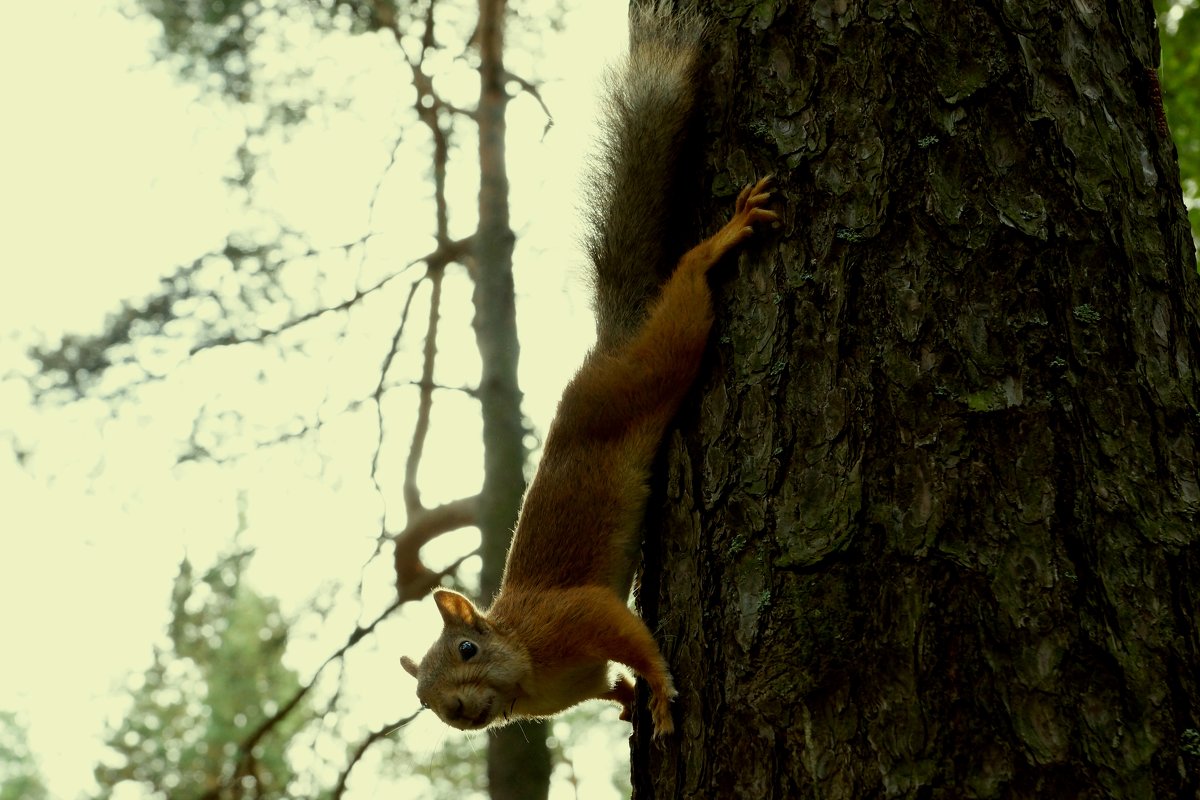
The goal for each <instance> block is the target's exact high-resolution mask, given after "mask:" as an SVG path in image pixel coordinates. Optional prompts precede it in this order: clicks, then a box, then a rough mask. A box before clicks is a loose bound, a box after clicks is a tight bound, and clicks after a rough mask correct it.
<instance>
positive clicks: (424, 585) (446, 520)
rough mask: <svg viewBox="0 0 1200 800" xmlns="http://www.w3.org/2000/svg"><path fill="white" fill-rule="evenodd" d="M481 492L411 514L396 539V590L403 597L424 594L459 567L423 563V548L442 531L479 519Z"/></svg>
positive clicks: (407, 598)
mask: <svg viewBox="0 0 1200 800" xmlns="http://www.w3.org/2000/svg"><path fill="white" fill-rule="evenodd" d="M478 513H479V496H478V495H475V496H473V497H464V498H460V499H458V500H453V501H451V502H449V503H446V504H444V505H440V506H437V507H436V508H430V509H424V510H421V511H420V512H418V513H417V514H414V515H413V516H411V517H409V520H408V524H407V525H406V526H405V527H404V530H403V531H401V532H400V533H398V534H396V535H395V537H393V541H394V542H395V545H394V546H395V565H396V593H397V595H398V596H399V597H400V599H401V601H406V600H416V599H419V598H421V597H424V596H425V595H426V594H428V593H429V592H430V591H432V590H433V588H434V587H435V586H437V585H438V583H439V582H440V581H441V579H442V578H443V577H445V576H446V575H448V574H450V573H451V572H452V571H453V570H454V569H456V568H457V566H458V563H461V560H460V562H456V563H455V564H454V565H452V566H451V567H449V568H447V569H443V570H437V571H435V570H431V569H429V568H428V567H426V566H425V565H424V564H423V563H421V556H420V550H421V548H422V547H424V546H425V545H426V544H428V543H429V542H431V541H433V539H435V538H436V537H438V536H440V535H441V534H443V533H448V532H450V531H454V530H458V529H460V528H466V527H468V526H471V525H475V524H477V523H478Z"/></svg>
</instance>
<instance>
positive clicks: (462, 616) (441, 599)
mask: <svg viewBox="0 0 1200 800" xmlns="http://www.w3.org/2000/svg"><path fill="white" fill-rule="evenodd" d="M433 602H435V603H437V607H438V611H440V612H441V613H442V622H444V623H446V624H447V625H451V626H454V625H466V626H467V627H470V628H478V627H479V625H480V623H481V622H482V621H483V615H482V614H480V613H479V609H477V608H475V604H474V603H472V602H471V601H470V600H468V599H467V598H465V597H463V596H462V595H461V594H459V593H458V592H454V591H451V590H449V589H438V590H437V591H435V592H434V593H433Z"/></svg>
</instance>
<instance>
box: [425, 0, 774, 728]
mask: <svg viewBox="0 0 1200 800" xmlns="http://www.w3.org/2000/svg"><path fill="white" fill-rule="evenodd" d="M703 30H704V23H703V20H702V19H701V18H700V17H699V16H697V15H695V14H686V13H678V12H673V11H671V10H670V9H668V8H667V7H666V6H665V4H663V3H661V2H654V3H651V4H649V5H644V6H640V7H635V8H634V9H633V10H632V11H631V17H630V33H631V36H630V38H631V41H630V52H629V55H628V57H627V59H626V60H625V62H624V64H623V65H621V66H619V67H618V68H617V69H616V70H615V71H614V73H613V75H612V76H611V77H610V80H609V82H608V96H607V98H606V104H605V108H606V111H607V124H606V126H605V127H604V128H603V132H602V136H601V145H600V146H601V149H602V152H601V156H600V158H599V159H598V172H599V174H598V175H597V177H596V180H595V182H594V184H593V189H594V190H595V193H596V195H597V196H596V197H595V198H594V202H593V204H592V206H591V211H590V212H589V221H590V228H591V232H590V234H589V239H588V242H587V251H588V254H589V256H590V260H591V262H592V271H593V275H592V278H593V289H594V292H595V300H594V302H595V310H596V318H597V342H596V345H595V346H594V348H593V349H592V351H591V352H590V353H589V354H588V355H587V357H586V358H585V360H584V363H583V365H582V367H581V368H580V369H579V371H578V373H577V374H576V375H575V376H574V378H572V380H571V381H570V382H569V383H568V384H567V387H566V389H565V390H564V392H563V396H562V400H561V402H560V403H559V406H558V410H557V412H556V414H555V417H554V420H553V422H552V423H551V425H550V430H549V432H548V434H547V437H546V441H545V447H544V449H543V453H542V459H541V463H540V464H539V466H538V469H537V472H536V474H535V475H534V478H533V481H532V483H531V484H530V487H529V490H528V491H527V492H526V495H525V499H524V502H523V503H522V507H521V512H520V515H519V518H518V521H517V527H516V531H515V533H514V535H513V540H512V545H511V547H510V549H509V552H508V559H507V561H506V562H505V568H504V576H503V579H502V581H501V585H500V590H499V592H498V593H497V595H496V598H495V600H494V602H493V603H492V606H491V607H490V608H489V609H488V610H487V611H486V612H485V611H481V610H480V609H479V608H477V607H476V606H475V605H474V604H473V603H472V602H471V601H470V600H468V599H467V598H466V597H464V596H463V595H461V594H459V593H457V592H454V591H451V590H448V589H438V590H436V591H435V592H434V593H433V596H434V601H435V603H436V604H437V608H438V611H439V612H440V613H441V616H442V621H443V622H444V629H443V631H442V635H441V636H440V637H439V638H438V639H437V641H436V642H434V644H433V646H432V647H431V648H430V650H429V652H428V653H427V654H426V655H425V657H424V658H423V659H422V660H421V663H420V665H419V666H418V665H417V664H416V663H415V662H414V661H413V660H412V659H410V658H408V657H407V656H405V657H404V658H402V659H401V663H402V665H403V667H404V669H405V670H406V671H407V672H408V673H409V674H411V675H412V676H413V677H415V678H416V679H417V696H418V698H419V699H420V700H421V703H422V705H423V706H425V707H428V708H432V709H433V710H434V712H435V713H436V714H437V715H438V717H440V718H441V719H442V720H443V721H444V722H446V723H447V724H448V725H451V726H453V727H455V728H460V729H463V730H478V729H481V728H486V727H489V726H492V725H502V724H505V723H507V722H508V721H511V720H513V719H518V718H524V717H545V716H550V715H553V714H555V713H558V712H559V711H562V710H564V709H566V708H569V707H571V706H574V705H576V704H577V703H580V702H582V701H584V700H588V699H603V700H609V701H615V702H617V703H619V704H620V705H621V706H622V707H623V711H622V714H621V719H623V720H630V719H632V715H633V706H634V688H633V684H632V682H631V681H630V680H629V678H628V677H626V676H624V675H618V676H617V677H616V678H615V680H614V679H612V678H610V677H609V662H610V661H611V662H616V663H618V664H622V665H624V666H626V667H628V668H630V669H631V670H633V672H635V673H637V674H638V675H641V676H642V678H644V679H645V680H646V682H647V684H648V685H649V687H650V690H651V692H652V693H653V699H652V702H651V706H650V708H651V715H652V719H653V722H654V729H655V736H663V735H665V734H669V733H671V732H672V731H673V729H674V724H673V722H672V719H671V713H670V700H671V698H672V697H674V696H675V694H676V692H675V688H674V686H673V685H672V682H671V675H670V673H669V672H668V670H667V664H666V661H665V659H664V658H663V655H662V652H661V651H660V650H659V647H658V644H657V643H656V642H655V640H654V637H653V635H652V634H651V632H650V630H649V628H647V626H646V623H645V622H643V621H642V619H641V617H639V616H637V615H636V614H635V613H634V612H633V611H632V610H631V609H630V608H629V606H628V605H627V601H628V598H629V593H630V590H631V588H632V584H633V578H634V572H635V568H636V566H637V563H638V560H639V554H640V548H641V526H642V517H643V515H644V512H645V508H646V503H647V499H648V496H649V476H650V469H651V466H652V463H653V461H654V458H655V455H656V453H657V451H658V448H659V445H660V443H661V440H662V438H663V435H664V434H665V432H666V429H667V426H668V424H669V423H670V422H671V419H672V418H673V417H674V415H675V412H676V410H677V409H678V407H679V405H680V403H681V402H682V401H683V398H684V396H685V394H686V393H687V391H688V389H689V388H690V387H691V385H692V383H693V381H694V379H695V377H696V373H697V372H698V370H699V365H700V360H701V357H702V355H703V353H704V350H705V347H706V345H707V341H708V334H709V329H710V328H711V326H712V322H713V307H712V293H711V290H710V289H709V285H708V278H707V276H708V271H709V270H710V269H712V268H713V267H714V266H715V265H716V264H717V262H718V261H720V260H721V258H722V257H723V256H724V255H725V254H726V253H728V252H729V251H731V250H732V249H734V248H735V247H736V246H737V245H738V244H739V243H741V242H743V241H744V240H746V239H747V238H749V237H750V236H751V235H752V234H753V226H754V225H755V224H756V223H768V222H774V221H775V220H777V219H778V217H777V215H776V214H775V212H773V211H770V210H768V209H767V208H766V207H765V205H766V203H767V202H768V199H769V197H770V191H769V190H770V184H771V178H769V177H768V178H764V179H762V180H760V181H758V182H757V183H755V184H753V185H751V186H747V187H746V188H744V189H743V190H742V191H741V193H740V194H739V195H738V197H737V202H736V206H735V209H734V213H733V216H732V218H731V219H730V220H729V222H727V223H726V224H725V225H724V226H723V227H722V228H721V229H720V230H719V231H717V233H716V234H715V235H713V236H712V237H710V238H708V239H706V240H704V241H703V242H701V243H700V244H698V245H696V246H695V247H693V248H692V249H691V250H689V251H687V253H685V254H684V255H683V257H682V258H680V259H679V260H678V263H677V264H675V265H674V268H673V269H671V264H672V262H671V258H670V254H669V253H668V252H667V248H668V245H667V244H666V243H665V242H666V238H667V235H668V231H667V228H668V227H669V225H670V219H671V214H672V213H673V212H674V211H676V209H675V208H674V207H673V204H677V202H678V198H677V196H676V195H674V194H672V184H673V182H674V180H675V178H676V177H677V172H678V171H679V170H678V164H677V162H678V159H679V151H680V149H681V147H682V143H683V139H684V136H685V133H686V128H687V127H688V123H689V120H690V118H691V116H692V113H693V107H694V105H695V95H696V85H697V72H698V64H699V59H700V42H701V37H702V34H703ZM663 275H667V276H669V277H667V278H666V280H665V282H664V281H663V280H662V276H663Z"/></svg>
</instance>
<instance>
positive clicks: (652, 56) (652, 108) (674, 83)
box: [586, 0, 704, 351]
mask: <svg viewBox="0 0 1200 800" xmlns="http://www.w3.org/2000/svg"><path fill="white" fill-rule="evenodd" d="M629 28H630V44H629V55H628V57H627V58H626V59H625V60H624V61H623V62H621V63H620V64H618V65H617V66H616V67H614V68H613V70H612V71H611V72H610V74H609V75H608V78H607V85H606V90H607V91H606V95H605V97H604V104H603V107H602V118H603V121H602V123H601V130H600V142H599V147H600V152H599V155H598V156H597V160H596V167H595V170H594V172H593V175H592V177H591V182H590V190H591V198H590V202H589V203H588V209H589V211H588V223H589V224H588V229H589V232H588V235H587V242H586V245H587V251H588V255H589V257H590V259H591V262H592V267H591V268H592V285H593V290H594V303H595V312H596V328H597V339H598V342H597V349H598V350H602V351H603V350H608V349H610V348H612V347H614V346H616V345H619V344H620V343H621V342H623V341H624V340H625V339H627V338H628V337H629V335H630V334H631V333H632V332H633V331H634V330H636V329H637V327H638V325H639V323H640V322H641V320H642V317H643V315H644V313H645V309H646V305H647V303H648V302H649V301H650V300H651V299H653V298H654V297H655V296H656V295H657V293H658V287H659V285H660V283H661V281H662V280H664V279H665V278H666V277H667V276H668V275H669V274H670V271H671V269H672V267H673V266H674V263H673V259H674V257H675V256H677V255H678V253H675V252H673V250H674V248H673V247H672V246H671V244H670V242H671V240H672V239H673V238H674V235H673V228H674V227H675V224H676V223H675V220H674V219H673V210H677V209H678V208H679V206H680V202H679V194H678V193H677V192H678V187H677V186H676V184H677V182H678V179H679V159H680V156H681V153H682V151H683V150H684V148H685V135H686V133H687V129H688V127H689V120H690V118H691V116H692V112H693V107H694V105H695V100H696V83H697V80H696V72H697V70H698V67H699V61H700V55H701V52H700V46H701V36H702V35H703V32H704V22H703V19H702V18H701V17H700V16H698V15H697V14H695V13H692V12H677V11H674V10H672V9H671V8H670V7H669V6H667V5H666V4H665V3H663V2H661V1H660V0H656V1H655V2H650V3H648V4H645V5H640V6H635V7H634V8H633V9H632V10H631V12H630V19H629Z"/></svg>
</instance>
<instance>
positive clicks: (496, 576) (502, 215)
mask: <svg viewBox="0 0 1200 800" xmlns="http://www.w3.org/2000/svg"><path fill="white" fill-rule="evenodd" d="M504 15H505V3H504V0H480V3H479V30H478V41H479V54H480V65H479V74H480V94H479V110H478V114H477V118H478V122H479V169H480V184H479V230H478V231H477V233H476V249H475V254H476V264H477V268H476V274H475V292H474V305H475V322H474V325H475V339H476V342H477V344H478V347H479V355H480V358H481V360H482V362H483V374H482V376H481V379H480V383H479V400H480V406H481V411H482V416H483V448H484V479H483V489H482V491H481V492H480V495H479V530H480V534H481V546H480V551H481V555H482V558H483V568H482V570H481V575H480V592H479V593H480V595H481V600H482V601H483V604H484V605H485V606H486V605H490V604H491V600H492V597H493V596H494V595H495V594H496V592H497V590H498V589H499V587H500V578H501V576H502V575H503V574H504V560H505V557H506V555H507V553H508V544H509V541H511V539H512V531H513V527H514V526H515V525H516V521H517V512H518V511H519V510H520V507H521V497H522V496H523V495H524V493H525V472H524V470H525V459H526V455H527V454H526V449H525V425H524V422H523V420H522V417H521V389H520V386H519V384H518V381H517V363H518V355H519V352H520V351H519V347H518V343H517V321H516V296H515V292H514V289H513V276H512V254H513V239H514V237H513V232H512V228H511V227H510V225H509V214H508V172H507V164H506V160H505V150H504V133H505V130H506V126H505V122H504V113H505V109H506V108H507V105H508V94H507V93H506V92H505V89H504V80H505V73H504V63H503V58H502V56H503V51H504ZM546 736H547V732H546V724H545V723H544V722H540V721H539V722H526V723H522V724H521V725H520V726H517V725H509V726H506V727H503V728H500V729H499V730H496V731H494V732H491V733H490V734H489V735H488V737H487V744H488V792H489V794H490V795H491V797H492V800H537V798H545V797H546V796H547V794H548V792H549V787H550V769H551V765H550V751H549V749H548V748H547V747H546Z"/></svg>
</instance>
